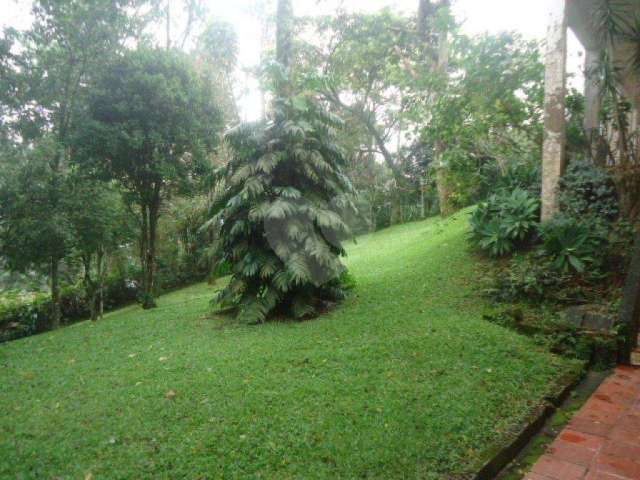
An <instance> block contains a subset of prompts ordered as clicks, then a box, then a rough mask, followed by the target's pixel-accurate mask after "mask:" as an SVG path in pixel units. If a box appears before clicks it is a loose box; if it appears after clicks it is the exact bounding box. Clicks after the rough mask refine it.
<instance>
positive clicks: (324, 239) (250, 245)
mask: <svg viewBox="0 0 640 480" xmlns="http://www.w3.org/2000/svg"><path fill="white" fill-rule="evenodd" d="M283 17H284V18H283ZM292 23H293V22H292V9H291V3H290V1H288V0H281V1H280V2H279V5H278V18H277V26H278V35H277V39H278V42H277V44H278V49H277V54H276V58H278V59H279V60H280V62H285V63H284V64H282V63H276V64H275V65H274V66H273V67H272V68H271V74H272V75H273V77H272V78H273V82H272V90H273V92H274V97H275V98H274V101H273V108H272V112H271V116H270V118H269V119H268V120H267V121H264V122H258V123H256V124H247V125H242V126H240V127H238V128H236V129H235V130H233V131H232V132H231V133H230V134H228V135H227V140H228V142H229V143H230V145H231V146H232V148H233V151H234V155H233V157H232V159H231V161H230V162H229V164H228V165H227V166H225V167H224V168H223V169H221V172H220V176H221V179H222V180H223V182H224V185H225V188H224V189H223V190H222V192H221V194H220V195H219V196H218V198H217V199H216V203H215V206H214V212H213V213H214V214H215V215H214V216H213V217H212V218H211V220H210V221H209V222H208V225H217V226H219V229H220V232H219V238H218V240H217V242H216V243H215V244H214V246H213V250H214V252H215V257H216V259H217V260H218V261H220V262H228V263H229V264H230V265H231V266H232V272H233V273H232V278H231V281H230V283H229V285H228V286H227V287H226V288H225V289H224V290H223V291H222V292H221V293H220V294H219V295H218V297H217V299H216V300H217V302H219V304H220V305H221V306H222V307H226V308H234V309H236V310H237V313H238V316H239V318H241V319H243V320H245V321H247V322H262V321H265V320H266V319H267V318H268V317H269V316H271V315H273V314H275V313H282V314H288V315H293V316H294V317H296V318H302V317H305V316H308V315H311V314H313V313H315V312H317V311H318V309H320V308H322V307H323V306H326V302H328V301H335V300H337V299H339V298H342V296H343V294H344V289H343V284H342V281H341V279H342V275H343V274H344V272H345V268H344V266H343V265H342V262H341V261H340V256H341V255H344V253H345V252H344V249H343V247H342V246H341V243H340V241H341V239H343V238H344V237H345V236H346V235H348V234H349V229H348V227H347V226H346V224H345V223H344V222H343V220H342V219H341V218H340V215H339V214H338V213H337V211H338V210H339V209H340V208H341V207H344V206H345V204H348V203H349V199H348V196H347V195H348V194H349V193H351V191H352V188H351V184H350V181H349V179H348V178H347V177H346V175H345V174H344V173H343V169H344V167H345V163H346V161H345V157H344V155H343V153H342V151H341V150H340V149H339V148H338V147H337V145H336V144H335V135H336V131H337V129H339V128H340V127H341V122H340V120H339V118H337V117H335V116H334V115H332V114H330V113H328V112H326V111H325V109H324V108H322V106H321V105H320V103H319V102H318V101H317V98H316V95H315V94H314V93H313V92H310V91H306V92H302V93H296V92H295V91H294V89H295V87H294V83H293V82H292V81H291V78H292V76H293V73H292V71H291V70H292V68H291V67H292V65H290V64H289V63H288V62H289V61H290V59H291V58H292V55H293V52H292V50H291V49H292V40H293V39H292V33H291V32H292V30H291V25H292Z"/></svg>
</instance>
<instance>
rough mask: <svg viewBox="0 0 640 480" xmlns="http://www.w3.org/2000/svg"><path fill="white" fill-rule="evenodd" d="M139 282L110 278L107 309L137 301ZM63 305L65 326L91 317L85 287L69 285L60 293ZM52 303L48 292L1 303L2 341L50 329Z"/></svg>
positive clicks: (0, 328)
mask: <svg viewBox="0 0 640 480" xmlns="http://www.w3.org/2000/svg"><path fill="white" fill-rule="evenodd" d="M137 297H138V285H137V284H136V283H135V282H134V281H131V280H128V279H126V278H124V277H111V278H108V279H107V280H106V281H105V285H104V308H105V310H106V311H109V310H114V309H116V308H120V307H123V306H125V305H128V304H130V303H133V302H135V301H136V299H137ZM60 308H61V311H62V319H63V323H64V324H65V325H69V324H72V323H75V322H78V321H80V320H83V319H86V318H89V316H90V311H89V306H88V305H87V303H86V300H85V293H84V289H83V288H82V287H80V286H69V287H66V288H64V289H63V290H62V291H61V292H60ZM52 311H53V304H52V302H51V297H50V296H48V295H43V294H40V295H37V296H36V297H35V298H30V299H22V300H17V299H14V300H13V301H11V302H7V303H0V343H1V342H6V341H9V340H15V339H18V338H22V337H27V336H29V335H34V334H36V333H41V332H45V331H47V330H50V329H51V312H52Z"/></svg>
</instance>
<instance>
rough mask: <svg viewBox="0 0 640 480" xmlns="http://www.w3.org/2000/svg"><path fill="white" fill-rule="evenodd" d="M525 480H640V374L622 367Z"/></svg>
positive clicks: (602, 386) (576, 417)
mask: <svg viewBox="0 0 640 480" xmlns="http://www.w3.org/2000/svg"><path fill="white" fill-rule="evenodd" d="M524 480H640V368H633V367H618V368H617V369H616V371H615V372H614V373H613V374H612V375H611V376H610V377H609V378H607V379H606V380H605V381H604V382H603V383H602V385H600V387H598V389H597V390H596V391H595V393H594V394H593V395H592V396H591V398H589V400H588V401H587V403H586V404H585V405H584V406H583V407H582V409H581V410H580V411H579V412H578V413H577V414H576V416H575V417H574V418H573V419H572V420H571V421H570V422H569V424H568V425H567V427H566V428H565V429H564V430H563V431H562V432H561V433H560V435H558V438H556V440H555V441H554V442H553V443H552V444H551V445H550V446H549V448H548V450H547V453H545V455H543V456H542V457H541V458H540V459H539V460H538V462H537V463H536V464H535V465H534V466H533V469H532V470H531V473H529V474H528V475H526V476H525V477H524Z"/></svg>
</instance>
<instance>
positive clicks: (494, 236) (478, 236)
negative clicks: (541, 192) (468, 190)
mask: <svg viewBox="0 0 640 480" xmlns="http://www.w3.org/2000/svg"><path fill="white" fill-rule="evenodd" d="M539 211H540V201H539V200H538V198H536V197H534V196H532V195H530V194H529V193H528V192H527V191H526V190H523V189H522V188H519V187H518V188H516V189H514V190H513V191H512V192H510V193H506V192H503V193H500V194H496V195H491V196H490V197H489V199H488V200H487V201H486V202H483V203H481V204H480V205H479V206H478V208H477V209H476V210H475V211H474V213H473V215H472V217H471V230H472V238H473V240H474V241H475V243H476V244H477V246H478V247H480V249H482V250H483V251H485V252H487V253H489V254H490V255H491V256H493V257H500V256H504V255H506V254H509V253H512V252H513V251H514V250H515V249H516V248H517V247H518V246H521V245H523V244H525V243H526V242H527V241H528V240H530V239H531V237H532V236H533V235H534V234H535V233H536V229H537V225H538V215H539Z"/></svg>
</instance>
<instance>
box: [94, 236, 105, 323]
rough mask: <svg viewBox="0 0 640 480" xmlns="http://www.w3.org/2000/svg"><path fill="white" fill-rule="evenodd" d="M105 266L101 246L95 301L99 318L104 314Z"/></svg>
mask: <svg viewBox="0 0 640 480" xmlns="http://www.w3.org/2000/svg"><path fill="white" fill-rule="evenodd" d="M104 267H105V265H104V249H103V248H102V247H100V248H98V251H97V252H96V300H95V301H94V305H95V306H96V309H97V316H98V318H99V319H102V317H103V316H104V274H105V268H104Z"/></svg>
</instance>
